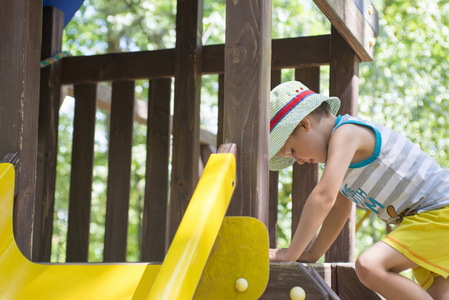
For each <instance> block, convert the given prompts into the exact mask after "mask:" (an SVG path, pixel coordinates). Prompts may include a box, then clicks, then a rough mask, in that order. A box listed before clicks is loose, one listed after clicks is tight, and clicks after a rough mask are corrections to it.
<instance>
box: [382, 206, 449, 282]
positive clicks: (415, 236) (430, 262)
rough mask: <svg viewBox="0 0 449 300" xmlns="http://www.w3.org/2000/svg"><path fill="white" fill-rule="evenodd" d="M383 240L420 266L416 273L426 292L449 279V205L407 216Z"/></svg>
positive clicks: (414, 272) (414, 271)
mask: <svg viewBox="0 0 449 300" xmlns="http://www.w3.org/2000/svg"><path fill="white" fill-rule="evenodd" d="M382 241H383V242H385V243H387V244H388V245H390V246H391V247H393V248H394V249H396V250H397V251H399V252H401V253H402V254H404V255H405V256H406V257H407V258H408V259H410V260H411V261H413V262H415V263H416V264H418V265H419V267H416V268H414V269H413V274H414V275H415V278H416V280H417V281H418V283H419V285H421V286H422V287H423V288H424V289H426V290H427V289H428V288H429V287H430V286H431V285H432V284H433V279H434V277H436V276H439V275H440V276H443V277H444V278H447V277H448V276H449V206H446V207H443V208H440V209H437V210H432V211H428V212H422V213H419V214H416V215H412V216H408V217H405V218H404V220H403V221H402V223H401V224H400V225H399V226H398V227H397V228H396V229H394V230H393V231H392V232H390V233H389V234H388V235H387V236H386V237H384V238H383V239H382Z"/></svg>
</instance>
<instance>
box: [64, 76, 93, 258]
mask: <svg viewBox="0 0 449 300" xmlns="http://www.w3.org/2000/svg"><path fill="white" fill-rule="evenodd" d="M96 90H97V89H96V85H95V84H83V85H76V86H75V116H74V120H73V146H72V169H71V175H70V192H69V222H68V229H67V250H66V260H67V261H68V262H86V261H88V257H89V235H90V233H89V226H90V205H91V200H92V178H93V165H94V137H95V113H96V103H95V99H96V94H95V92H96Z"/></svg>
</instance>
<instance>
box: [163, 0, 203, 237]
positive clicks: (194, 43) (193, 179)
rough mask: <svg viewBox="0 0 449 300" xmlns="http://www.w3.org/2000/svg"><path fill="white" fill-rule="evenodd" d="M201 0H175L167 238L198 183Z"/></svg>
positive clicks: (178, 221)
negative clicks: (176, 4)
mask: <svg viewBox="0 0 449 300" xmlns="http://www.w3.org/2000/svg"><path fill="white" fill-rule="evenodd" d="M202 19H203V0H178V6H177V15H176V50H175V68H174V70H175V101H174V113H173V155H172V174H171V199H170V208H169V231H168V234H169V241H171V240H172V239H173V237H174V235H175V233H176V230H177V229H178V225H179V223H180V221H181V219H182V216H183V215H184V212H185V210H186V208H187V205H188V203H189V201H190V198H191V197H192V195H193V192H194V190H195V187H196V184H197V183H198V163H199V161H198V160H199V157H200V149H199V148H200V143H199V129H200V102H201V99H200V92H201V61H202V43H201V36H202Z"/></svg>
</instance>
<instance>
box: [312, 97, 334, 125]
mask: <svg viewBox="0 0 449 300" xmlns="http://www.w3.org/2000/svg"><path fill="white" fill-rule="evenodd" d="M310 114H311V115H313V116H314V117H316V118H317V119H318V121H320V120H321V118H322V117H325V116H329V115H330V114H331V106H330V105H329V103H328V102H326V101H324V102H323V103H321V105H320V106H318V107H317V108H316V109H315V110H314V111H312V112H311V113H310Z"/></svg>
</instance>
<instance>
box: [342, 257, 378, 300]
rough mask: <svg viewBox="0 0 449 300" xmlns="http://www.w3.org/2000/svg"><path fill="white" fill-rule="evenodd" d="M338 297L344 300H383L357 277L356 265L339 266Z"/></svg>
mask: <svg viewBox="0 0 449 300" xmlns="http://www.w3.org/2000/svg"><path fill="white" fill-rule="evenodd" d="M336 276H337V282H338V296H339V297H340V298H341V299H342V300H353V299H366V300H376V299H383V298H382V297H381V296H379V295H378V294H377V293H376V292H374V291H372V290H370V289H368V288H367V287H365V286H364V285H363V284H362V283H361V282H360V280H359V278H358V277H357V274H356V272H355V268H354V264H353V263H351V264H338V265H337V274H336Z"/></svg>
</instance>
